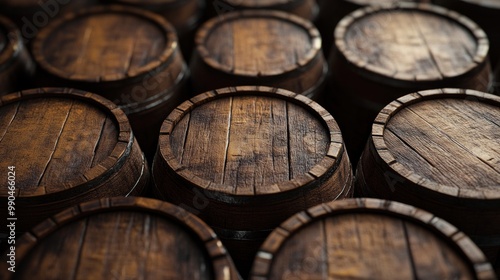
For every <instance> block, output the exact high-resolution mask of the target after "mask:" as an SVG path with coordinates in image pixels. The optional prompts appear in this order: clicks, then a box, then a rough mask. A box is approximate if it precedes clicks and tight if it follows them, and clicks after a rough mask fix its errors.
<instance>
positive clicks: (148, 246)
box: [0, 197, 238, 280]
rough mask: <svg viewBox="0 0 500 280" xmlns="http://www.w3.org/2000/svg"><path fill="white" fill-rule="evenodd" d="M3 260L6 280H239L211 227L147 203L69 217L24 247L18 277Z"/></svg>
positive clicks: (105, 205) (96, 207) (99, 204)
mask: <svg viewBox="0 0 500 280" xmlns="http://www.w3.org/2000/svg"><path fill="white" fill-rule="evenodd" d="M2 258H3V259H6V258H8V257H7V256H6V255H5V254H4V255H3V256H2ZM3 259H2V264H0V267H1V268H2V271H1V272H0V275H2V276H5V278H2V279H13V278H15V279H33V278H34V277H35V278H38V277H42V276H43V277H42V278H57V279H72V278H73V279H113V278H119V279H220V280H225V279H227V280H229V279H238V276H237V273H236V272H235V269H234V266H233V263H232V261H231V259H230V257H229V256H228V254H227V252H226V250H225V248H224V247H223V246H222V243H221V242H220V241H219V239H218V238H217V236H216V235H215V233H214V232H213V231H212V230H211V229H210V228H209V227H208V226H207V225H206V224H204V223H203V222H202V221H201V220H200V219H198V218H197V217H195V216H194V215H192V214H189V213H188V212H186V211H184V210H182V209H180V208H178V207H176V206H174V205H172V204H169V203H165V202H161V201H158V200H152V199H146V198H134V197H129V198H104V199H101V200H95V201H91V202H86V203H82V204H80V205H78V206H75V207H72V208H70V209H67V210H66V211H63V212H61V213H59V214H57V215H55V216H53V217H52V218H50V219H47V220H45V221H44V222H43V223H41V224H39V225H38V226H37V227H35V228H34V229H33V230H32V231H31V232H29V233H26V234H25V235H23V236H22V237H21V238H19V239H18V240H17V242H16V268H15V269H16V272H15V273H11V272H10V271H8V270H7V265H8V264H7V261H4V260H3Z"/></svg>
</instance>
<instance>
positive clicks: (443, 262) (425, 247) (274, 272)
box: [250, 198, 495, 279]
mask: <svg viewBox="0 0 500 280" xmlns="http://www.w3.org/2000/svg"><path fill="white" fill-rule="evenodd" d="M394 277H396V278H401V279H450V278H452V279H495V274H494V272H493V269H492V266H491V265H490V264H489V263H488V262H487V260H486V258H485V256H484V255H483V253H482V252H481V250H479V248H477V246H476V245H475V244H474V243H473V242H472V241H471V240H470V239H469V238H468V237H467V236H466V235H464V234H463V233H462V232H460V231H458V230H457V229H456V228H455V227H454V226H452V225H451V224H449V223H447V222H446V221H444V220H441V219H440V218H438V217H435V216H433V215H432V214H430V213H428V212H425V211H423V210H420V209H417V208H414V207H413V206H409V205H405V204H401V203H397V202H391V201H384V200H377V199H365V198H359V199H348V200H341V201H335V202H332V203H328V204H321V205H318V206H316V207H313V208H310V209H309V210H307V211H304V212H301V213H298V214H296V215H295V216H293V217H291V218H290V219H288V220H287V221H285V222H283V223H282V224H281V226H280V227H279V228H277V229H276V230H274V231H273V233H271V235H270V236H269V237H268V238H267V239H266V241H265V242H264V244H263V245H262V247H261V248H260V251H259V253H258V254H257V257H256V259H255V261H254V264H253V269H252V272H251V276H250V279H276V278H286V279H331V278H340V279H368V278H370V279H392V278H394Z"/></svg>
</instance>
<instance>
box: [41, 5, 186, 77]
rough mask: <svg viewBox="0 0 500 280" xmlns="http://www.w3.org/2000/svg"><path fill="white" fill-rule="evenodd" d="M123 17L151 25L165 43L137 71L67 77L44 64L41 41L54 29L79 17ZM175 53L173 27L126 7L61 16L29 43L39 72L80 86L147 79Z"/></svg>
mask: <svg viewBox="0 0 500 280" xmlns="http://www.w3.org/2000/svg"><path fill="white" fill-rule="evenodd" d="M109 13H115V14H126V15H132V16H135V17H138V18H141V19H142V20H144V21H145V22H148V23H150V24H154V25H155V26H156V27H157V28H158V29H160V30H161V31H162V32H163V33H164V35H165V39H166V45H165V49H164V50H163V52H162V53H161V54H160V55H159V57H158V58H157V59H155V60H153V61H151V62H149V63H148V64H146V65H144V66H141V67H139V68H137V69H136V70H135V71H132V70H128V72H127V73H124V74H104V75H103V76H101V77H96V76H93V75H92V74H88V75H84V74H79V75H71V73H68V72H67V71H64V70H61V69H59V68H58V67H56V66H53V65H52V64H51V63H50V62H49V61H47V60H46V58H45V56H44V52H43V47H44V45H45V41H46V40H47V39H48V37H49V36H50V35H51V34H52V33H53V32H55V31H57V29H58V28H59V27H60V26H62V25H64V24H66V23H67V22H71V21H73V20H75V19H78V18H83V17H92V16H95V15H99V14H109ZM178 49H179V44H178V40H177V33H176V31H175V29H174V27H173V26H172V25H171V24H170V23H169V22H168V21H167V20H166V19H164V18H163V17H162V16H161V15H158V14H156V13H153V12H150V11H147V10H143V9H139V8H135V7H130V6H122V5H106V6H96V7H90V8H85V9H82V10H81V11H78V12H70V13H67V14H64V15H62V16H61V17H58V18H56V19H54V20H53V21H51V22H50V23H49V24H48V25H47V26H46V27H44V28H42V29H41V30H40V32H39V33H38V36H37V37H36V38H35V40H34V42H33V47H32V50H33V58H34V60H35V61H36V62H37V63H38V64H39V65H40V67H41V68H42V69H44V70H45V71H47V72H48V73H50V74H51V75H55V76H56V77H57V78H60V79H64V80H68V81H73V82H81V83H103V82H104V83H106V82H122V81H127V80H129V79H137V78H138V77H142V76H145V75H147V74H148V73H149V72H151V71H154V70H156V69H161V68H162V67H164V65H165V64H168V63H169V61H170V60H172V57H173V56H174V55H179V54H177V50H178Z"/></svg>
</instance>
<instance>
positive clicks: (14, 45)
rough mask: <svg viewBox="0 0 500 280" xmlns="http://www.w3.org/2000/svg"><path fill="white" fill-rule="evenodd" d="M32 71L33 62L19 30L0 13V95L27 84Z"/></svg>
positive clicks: (29, 82)
mask: <svg viewBox="0 0 500 280" xmlns="http://www.w3.org/2000/svg"><path fill="white" fill-rule="evenodd" d="M33 72H34V64H33V61H32V59H31V57H30V55H29V53H28V50H27V49H26V47H25V45H24V42H23V38H22V36H21V32H20V31H19V29H18V28H17V26H16V25H15V24H14V23H13V22H12V21H11V20H9V19H8V18H6V17H4V16H2V15H0V95H2V94H7V93H10V92H13V91H16V90H21V89H23V88H25V87H27V86H29V85H30V84H31V81H30V79H31V77H32V76H33Z"/></svg>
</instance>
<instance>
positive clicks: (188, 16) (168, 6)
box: [101, 0, 205, 61]
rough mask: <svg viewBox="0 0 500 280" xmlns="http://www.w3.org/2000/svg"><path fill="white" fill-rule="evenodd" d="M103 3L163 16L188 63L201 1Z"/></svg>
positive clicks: (109, 0)
mask: <svg viewBox="0 0 500 280" xmlns="http://www.w3.org/2000/svg"><path fill="white" fill-rule="evenodd" d="M101 1H102V2H104V3H115V4H122V5H130V6H134V7H137V8H142V9H147V10H150V11H152V12H156V13H158V14H160V15H162V16H164V17H165V18H166V19H167V20H168V21H169V22H170V23H171V24H172V25H173V26H174V27H175V30H176V31H177V35H178V37H179V43H180V45H181V49H182V54H183V56H184V58H185V59H186V60H187V61H189V58H190V57H191V53H192V51H193V47H194V39H193V38H194V34H195V30H196V29H197V28H198V26H199V25H200V24H201V21H202V19H203V15H204V11H205V2H204V1H203V0H187V1H186V0H159V1H157V0H147V1H139V0H101Z"/></svg>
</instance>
